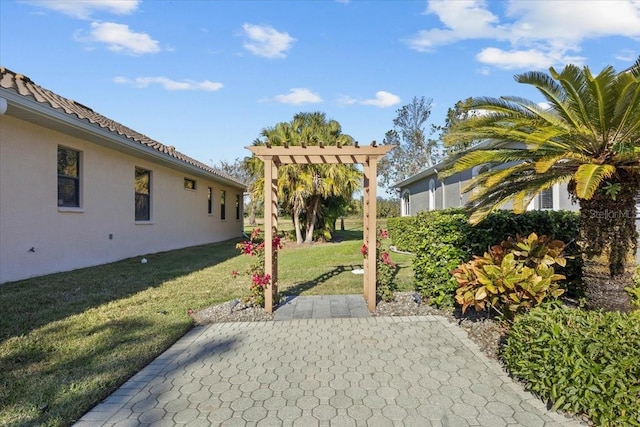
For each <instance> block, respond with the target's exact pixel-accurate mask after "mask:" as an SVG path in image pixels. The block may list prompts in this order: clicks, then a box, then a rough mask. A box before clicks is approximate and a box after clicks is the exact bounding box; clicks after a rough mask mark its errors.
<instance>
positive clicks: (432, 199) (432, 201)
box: [429, 179, 436, 211]
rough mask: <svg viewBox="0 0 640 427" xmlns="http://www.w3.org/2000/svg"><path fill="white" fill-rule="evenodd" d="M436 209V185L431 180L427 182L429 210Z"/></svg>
mask: <svg viewBox="0 0 640 427" xmlns="http://www.w3.org/2000/svg"><path fill="white" fill-rule="evenodd" d="M435 209H436V183H435V181H434V180H433V179H430V180H429V210H430V211H433V210H435Z"/></svg>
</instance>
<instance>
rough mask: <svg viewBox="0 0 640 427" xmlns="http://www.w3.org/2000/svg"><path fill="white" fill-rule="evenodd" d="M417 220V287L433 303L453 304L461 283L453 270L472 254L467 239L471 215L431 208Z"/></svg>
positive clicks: (415, 271) (441, 304)
mask: <svg viewBox="0 0 640 427" xmlns="http://www.w3.org/2000/svg"><path fill="white" fill-rule="evenodd" d="M416 221H417V224H418V227H417V229H416V231H415V233H416V239H417V240H418V242H419V243H418V246H417V251H416V257H415V258H414V261H413V272H414V275H415V286H416V290H417V291H418V292H420V293H421V294H422V296H423V297H425V298H427V299H429V303H430V304H432V305H435V306H437V307H451V306H453V304H454V299H453V294H454V292H455V290H456V288H457V287H458V285H457V283H456V281H455V279H454V278H453V277H452V276H451V275H450V274H449V273H450V271H451V270H453V269H454V268H456V267H457V266H458V265H459V264H460V263H462V262H464V261H466V260H467V259H469V258H470V254H469V251H468V248H467V247H466V240H467V235H468V233H469V229H470V228H471V226H470V225H469V223H468V222H467V216H466V215H465V214H464V213H463V212H462V211H461V210H445V211H431V212H421V213H420V214H418V216H417V217H416Z"/></svg>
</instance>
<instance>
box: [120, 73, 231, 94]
mask: <svg viewBox="0 0 640 427" xmlns="http://www.w3.org/2000/svg"><path fill="white" fill-rule="evenodd" d="M113 82H114V83H118V84H130V85H133V86H135V87H138V88H146V87H149V86H150V85H153V84H157V85H160V86H161V87H162V88H163V89H165V90H171V91H174V90H196V91H205V92H215V91H217V90H220V89H222V87H223V84H222V83H219V82H211V81H209V80H203V81H201V82H197V81H193V80H183V81H176V80H171V79H169V78H167V77H161V76H158V77H136V78H135V79H133V80H131V79H129V78H127V77H123V76H117V77H114V78H113Z"/></svg>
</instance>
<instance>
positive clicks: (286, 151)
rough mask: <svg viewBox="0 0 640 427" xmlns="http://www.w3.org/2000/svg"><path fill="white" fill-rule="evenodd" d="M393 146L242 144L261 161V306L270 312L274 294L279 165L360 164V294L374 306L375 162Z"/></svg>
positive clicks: (275, 294)
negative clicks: (363, 248) (263, 277)
mask: <svg viewBox="0 0 640 427" xmlns="http://www.w3.org/2000/svg"><path fill="white" fill-rule="evenodd" d="M394 147H395V145H382V146H376V145H375V144H372V145H371V146H369V147H359V146H358V145H357V144H356V145H346V146H309V147H301V146H292V147H288V146H277V147H276V146H262V145H254V146H251V147H246V148H247V149H248V150H249V151H251V152H252V153H253V154H254V155H255V156H256V157H258V158H260V159H261V160H262V161H263V162H264V228H265V230H264V250H265V252H264V270H265V274H268V275H269V276H270V277H271V281H270V282H269V284H267V285H266V286H265V289H264V306H265V310H266V311H267V312H268V313H271V312H273V305H274V302H275V301H274V300H275V298H276V296H277V294H278V248H277V247H274V246H273V238H274V237H276V236H277V235H278V167H279V166H280V165H281V164H300V165H308V164H330V163H334V164H336V163H337V164H353V163H360V164H362V165H364V202H363V205H364V206H363V210H364V222H363V239H364V243H365V245H367V258H366V259H365V260H364V262H363V265H364V286H363V295H364V298H365V300H366V301H367V307H368V308H369V311H374V310H375V309H376V274H377V271H376V267H377V257H376V243H377V236H376V233H377V229H376V189H377V179H376V176H377V173H378V172H377V171H378V169H377V168H378V165H377V162H378V160H380V158H382V157H383V156H384V155H386V154H387V153H388V152H389V151H391V149H393V148H394Z"/></svg>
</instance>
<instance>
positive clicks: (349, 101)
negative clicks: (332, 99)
mask: <svg viewBox="0 0 640 427" xmlns="http://www.w3.org/2000/svg"><path fill="white" fill-rule="evenodd" d="M357 102H358V100H357V99H355V98H352V97H350V96H348V95H341V96H340V97H339V98H338V104H342V105H353V104H355V103H357Z"/></svg>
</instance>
